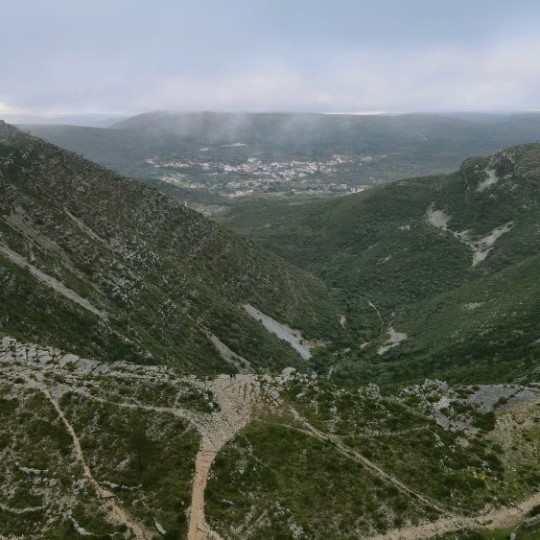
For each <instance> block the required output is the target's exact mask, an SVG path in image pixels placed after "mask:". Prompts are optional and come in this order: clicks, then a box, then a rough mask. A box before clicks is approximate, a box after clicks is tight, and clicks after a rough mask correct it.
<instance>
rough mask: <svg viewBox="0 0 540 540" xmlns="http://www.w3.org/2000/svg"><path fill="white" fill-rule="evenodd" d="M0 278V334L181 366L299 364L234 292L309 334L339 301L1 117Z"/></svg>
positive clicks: (274, 260) (333, 323)
mask: <svg viewBox="0 0 540 540" xmlns="http://www.w3.org/2000/svg"><path fill="white" fill-rule="evenodd" d="M0 283H1V286H0V304H1V306H2V310H1V312H0V332H2V333H7V334H9V335H13V336H16V337H19V338H24V339H26V340H31V341H37V342H41V343H47V344H50V345H54V346H59V347H64V348H68V349H70V350H74V351H75V352H77V353H79V354H84V355H87V356H92V357H95V358H99V359H102V360H114V359H117V358H122V359H127V360H133V361H136V362H144V363H165V364H168V365H172V366H175V367H176V368H178V369H181V370H184V371H185V370H187V371H189V372H192V373H210V372H216V371H218V372H223V371H228V370H232V371H236V370H237V369H240V370H251V371H253V370H258V369H260V368H263V367H266V368H270V369H277V368H282V367H284V366H287V365H291V364H292V365H300V364H301V359H300V357H299V356H298V354H297V353H296V352H295V351H294V349H292V348H291V347H289V346H288V345H287V344H286V343H285V342H284V341H282V340H280V339H278V338H277V337H275V336H274V335H273V334H271V333H269V332H267V331H266V330H264V328H263V327H262V325H261V324H260V323H259V322H258V321H255V320H254V319H253V318H252V317H250V316H249V315H248V314H246V312H245V311H244V310H243V309H242V307H241V306H242V305H243V304H252V305H253V306H255V307H257V308H258V309H260V310H261V311H262V312H263V313H265V314H267V315H268V316H271V317H274V318H275V319H277V320H278V321H280V322H282V323H288V324H289V325H290V326H292V327H293V328H297V329H299V330H302V331H304V333H305V336H306V337H307V338H313V339H322V340H326V339H328V338H329V337H330V336H332V335H334V334H335V333H336V332H337V333H339V332H340V325H339V316H340V310H339V308H338V306H337V304H336V303H335V302H334V300H333V298H332V294H331V293H330V291H329V290H328V289H327V288H326V287H325V285H324V284H323V283H322V282H321V281H319V280H318V279H317V278H314V277H312V276H310V275H307V274H305V273H304V272H302V271H301V270H298V269H297V268H296V267H293V266H291V265H289V264H288V263H286V262H285V261H283V260H282V259H280V258H278V257H276V256H273V255H270V254H267V253H264V252H263V251H262V250H260V249H259V248H257V247H256V246H254V245H253V244H252V243H251V242H249V241H246V240H244V239H242V238H241V237H238V236H236V235H234V234H231V233H229V232H227V231H225V230H222V228H221V227H219V226H218V225H216V224H214V223H212V222H210V221H208V220H207V219H205V218H204V217H202V216H201V215H200V214H198V213H196V212H194V211H192V210H190V209H189V208H187V207H185V206H184V205H180V204H178V203H176V202H174V201H173V200H172V199H170V198H167V197H166V196H164V195H163V194H161V193H159V192H158V191H157V190H153V189H150V188H147V187H145V186H144V185H143V184H142V183H140V182H137V181H133V180H129V179H127V178H123V177H121V176H118V175H117V174H115V173H112V172H110V171H108V170H106V169H103V168H101V167H99V166H97V165H95V164H93V163H91V162H89V161H86V160H85V159H82V158H81V157H79V156H78V155H76V154H73V153H70V152H66V151H65V150H61V149H60V148H58V147H55V146H53V145H51V144H49V143H46V142H44V141H42V140H40V139H36V138H34V137H31V136H29V135H26V134H24V133H22V132H21V131H19V130H17V129H15V128H13V127H11V126H9V125H6V124H3V123H2V124H0ZM224 351H225V352H224ZM218 352H221V354H218ZM231 354H232V357H231ZM235 354H236V355H238V356H234V355H235ZM240 357H244V358H248V359H249V360H247V363H249V366H248V365H247V364H246V363H245V362H244V360H241V359H240ZM231 358H232V360H231Z"/></svg>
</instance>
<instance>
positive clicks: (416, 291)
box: [0, 123, 540, 540]
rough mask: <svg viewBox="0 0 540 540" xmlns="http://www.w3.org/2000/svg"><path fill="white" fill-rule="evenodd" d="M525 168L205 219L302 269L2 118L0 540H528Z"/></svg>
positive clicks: (538, 391)
mask: <svg viewBox="0 0 540 540" xmlns="http://www.w3.org/2000/svg"><path fill="white" fill-rule="evenodd" d="M539 158H540V145H532V146H525V147H517V148H513V149H509V150H506V151H504V152H501V153H500V154H497V155H495V156H492V157H490V158H478V159H472V160H468V161H467V162H465V163H464V164H463V166H462V168H461V169H460V171H459V172H458V173H455V174H453V175H449V176H443V177H433V178H427V179H411V180H405V181H401V182H399V183H396V184H392V185H388V186H385V187H383V188H376V189H373V190H369V191H367V192H365V193H363V194H360V195H358V196H356V195H351V196H350V197H342V198H339V199H334V200H331V201H326V202H324V203H321V202H318V203H312V204H309V205H295V206H290V205H285V206H283V205H282V206H278V205H277V204H275V203H274V204H273V205H270V206H267V207H264V208H262V210H264V212H258V213H255V214H253V205H251V206H249V205H242V206H240V207H238V208H239V209H241V210H242V212H241V213H239V214H238V215H237V217H236V218H234V215H231V216H229V218H228V219H229V220H230V222H231V223H235V224H236V226H237V227H238V228H242V229H243V230H246V229H250V230H252V231H253V232H252V234H253V236H254V237H256V238H258V240H259V241H262V242H263V243H266V244H267V245H268V246H269V247H270V248H272V249H274V250H279V251H281V252H282V253H283V254H284V255H285V256H287V257H288V258H290V259H291V260H293V261H294V262H295V263H296V264H297V265H298V266H304V267H306V268H309V269H310V270H311V271H312V272H314V273H318V274H319V275H320V276H321V279H320V278H317V277H314V275H313V274H310V273H307V272H306V271H305V270H302V269H300V268H298V266H294V265H292V264H291V263H287V262H285V260H284V259H282V258H280V257H279V256H277V255H272V254H270V253H269V252H265V251H263V250H262V249H261V248H260V247H257V245H256V244H255V243H254V242H253V241H252V240H249V239H246V238H242V237H241V236H238V235H237V234H234V233H232V232H228V231H227V230H226V229H224V228H223V227H222V226H220V225H218V224H216V223H213V222H211V221H209V220H208V219H206V218H205V217H203V216H202V215H200V214H198V213H196V212H194V211H193V210H191V209H189V208H188V207H186V206H185V205H183V204H179V203H178V202H176V201H175V200H173V199H171V198H169V197H167V196H165V195H164V194H162V193H160V192H158V191H157V190H155V189H151V188H149V187H146V186H144V185H143V184H142V183H140V182H138V181H135V180H130V179H128V178H125V177H122V176H119V175H118V174H115V173H113V172H111V171H108V170H106V169H103V168H102V167H100V166H98V165H95V164H94V163H91V162H89V161H87V160H85V159H83V158H81V157H80V156H79V155H77V154H73V153H70V152H67V151H65V150H61V149H60V148H58V147H56V146H53V145H51V144H50V143H47V142H45V141H43V140H40V139H37V138H34V137H31V136H29V135H27V134H25V133H23V132H21V131H19V130H17V129H15V128H13V127H11V126H9V125H5V124H3V123H2V124H0V306H1V309H0V493H1V494H2V495H1V497H0V517H1V519H0V537H2V538H4V537H5V538H21V537H28V536H32V537H35V538H46V539H50V540H64V539H70V540H71V539H73V538H83V537H96V538H111V537H115V538H122V539H124V540H132V539H136V540H150V539H156V538H165V539H166V540H180V539H182V538H187V539H188V540H202V538H214V539H216V538H217V539H220V538H223V539H225V538H228V539H238V540H240V539H242V540H243V539H253V540H263V539H275V538H291V539H299V540H308V539H314V540H323V539H326V538H335V539H336V540H342V539H343V540H345V539H350V538H363V539H366V540H391V539H394V538H407V539H411V540H412V539H421V538H424V539H432V540H440V539H441V538H442V539H446V540H450V539H453V540H456V539H459V540H491V539H493V538H494V535H499V537H500V538H505V537H509V536H510V535H511V534H512V537H513V538H515V539H516V540H528V539H530V538H535V537H537V536H538V532H539V520H538V508H539V505H540V495H539V491H538V490H539V488H540V475H539V474H538V470H537V464H538V445H539V441H540V433H539V429H538V424H539V422H540V385H539V384H538V382H537V375H535V369H536V367H537V365H536V357H535V356H534V354H532V355H531V356H530V358H529V359H528V361H527V362H525V363H523V365H522V363H520V362H516V355H517V354H519V351H520V350H522V349H523V350H525V349H524V348H525V346H526V345H528V346H529V349H531V350H533V351H534V347H535V345H534V343H531V339H532V338H533V337H534V336H535V335H536V336H537V333H536V332H537V329H538V319H537V318H536V315H537V313H538V310H537V309H536V305H537V301H536V299H537V298H538V295H537V292H538V291H537V288H538V286H537V279H536V278H537V272H536V269H537V268H538V265H537V263H538V261H537V258H538V255H537V252H538V250H537V242H538V230H539V227H538V215H537V213H538V204H537V191H538V189H537V185H538V177H539V175H540V169H539V163H540V160H539ZM259 204H260V205H261V204H263V203H259ZM264 204H269V203H264ZM257 216H258V217H257ZM269 220H273V221H269ZM298 233H301V234H300V235H299V234H298ZM449 261H452V262H451V264H450V263H449ZM388 263H392V264H393V265H396V267H391V266H389V264H388ZM430 278H431V279H430ZM323 279H324V281H323ZM325 281H326V283H325ZM482 295H484V296H482ZM460 325H461V326H460ZM405 331H406V332H407V333H408V334H409V335H408V339H404V337H405ZM387 333H388V334H389V336H385V334H387ZM277 336H279V337H280V338H281V339H278V337H277ZM499 338H500V339H505V340H506V342H505V346H506V349H505V348H503V347H501V343H500V342H499V343H497V342H496V341H495V340H497V339H499ZM475 339H476V340H477V341H475ZM535 339H536V340H537V337H535ZM445 340H448V341H445ZM452 347H453V348H452ZM460 347H461V349H460ZM489 347H492V350H490V349H489ZM520 347H521V349H520ZM495 349H500V351H501V352H500V357H499V358H497V357H495V356H494V355H493V351H494V350H495ZM511 349H512V350H513V354H514V356H513V357H512V358H510V356H509V352H510V350H511ZM464 351H468V352H465V354H470V355H471V356H473V357H474V362H475V364H474V365H473V366H472V368H471V363H470V362H469V359H468V358H467V357H465V358H462V357H460V355H463V354H464ZM486 351H487V352H486ZM506 353H508V356H505V354H506ZM444 355H446V356H444ZM489 355H491V356H489ZM488 358H489V362H487V359H488ZM445 361H447V362H448V364H452V365H450V366H449V365H445V364H444V362H445ZM482 362H487V363H488V366H487V367H488V368H489V369H490V370H491V371H490V372H488V371H487V369H483V371H482V372H481V371H480V370H479V366H480V367H481V366H482ZM314 367H315V368H317V370H318V371H319V373H318V374H317V373H315V372H314V371H313V368H314ZM295 368H296V369H295ZM503 368H504V369H503ZM437 370H439V372H440V373H441V374H446V375H448V376H449V377H450V378H454V379H455V378H457V375H460V377H462V379H463V380H467V379H474V378H476V379H483V380H491V379H493V380H500V379H501V377H507V378H509V379H512V383H511V384H510V383H506V384H490V385H488V384H481V385H480V384H478V385H470V384H453V385H450V384H448V383H446V382H443V381H438V380H424V379H423V378H424V375H425V374H426V373H436V371H437ZM456 370H458V371H456ZM503 371H504V375H502V373H503ZM525 375H527V376H528V377H529V379H528V380H527V379H526V378H525ZM420 378H422V381H419V379H420ZM516 378H521V384H518V383H516V381H515V380H514V379H516ZM367 379H370V383H371V384H365V385H359V384H357V382H358V381H363V380H367ZM375 380H379V381H381V382H382V383H385V386H386V388H384V389H383V390H384V391H382V389H381V388H379V387H378V386H377V385H375V384H373V383H372V382H373V381H375ZM336 381H337V382H339V383H347V384H336ZM409 381H414V382H415V384H407V383H408V382H409ZM418 381H419V382H418ZM389 382H392V383H394V387H395V386H400V388H399V390H395V391H394V392H389V391H388V390H389V388H388V387H389V385H388V383H389ZM416 382H418V383H416ZM524 383H526V384H524Z"/></svg>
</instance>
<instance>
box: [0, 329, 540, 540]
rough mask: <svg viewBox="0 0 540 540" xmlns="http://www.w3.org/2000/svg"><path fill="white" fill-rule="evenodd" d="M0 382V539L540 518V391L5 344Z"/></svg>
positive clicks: (444, 530)
mask: <svg viewBox="0 0 540 540" xmlns="http://www.w3.org/2000/svg"><path fill="white" fill-rule="evenodd" d="M0 375H1V377H0V379H1V382H0V405H1V406H0V419H1V421H2V422H1V425H2V426H3V429H2V430H1V432H0V458H1V459H0V488H1V491H2V494H3V496H2V499H1V500H0V515H1V517H2V519H1V520H0V536H2V537H5V538H19V537H21V536H23V535H24V536H25V537H31V538H47V539H49V540H52V539H68V538H69V539H70V540H71V539H74V538H83V537H97V538H108V537H110V536H114V537H117V538H124V539H126V540H128V539H133V538H136V539H137V540H145V539H147V540H150V539H153V540H156V539H157V538H166V539H168V540H180V539H183V538H187V539H188V540H203V539H206V538H214V539H218V540H219V539H231V540H232V539H238V540H240V539H242V540H243V539H256V540H262V539H275V538H291V539H293V538H295V539H299V540H308V539H312V540H324V539H326V538H333V539H336V540H341V539H343V540H345V539H350V538H363V539H366V540H367V539H368V538H369V539H370V540H394V539H396V538H401V539H406V540H419V539H428V538H431V539H435V538H445V539H450V538H451V539H454V540H455V539H461V540H467V539H468V540H479V539H482V540H488V539H493V537H494V536H493V534H494V529H497V530H498V531H499V534H500V535H501V536H500V538H507V537H508V535H509V534H510V533H511V532H512V531H513V530H516V533H517V536H516V539H517V540H526V539H529V538H534V536H530V534H532V535H534V530H535V529H534V527H535V526H537V525H538V521H537V520H536V521H535V518H534V514H535V513H537V510H538V504H540V496H539V494H538V488H539V487H540V477H539V475H538V470H537V452H538V443H539V437H540V433H539V429H538V422H539V420H540V401H539V399H540V390H539V389H538V387H537V385H536V386H530V387H523V386H517V385H499V386H481V387H479V386H476V387H470V386H463V385H461V386H456V387H449V386H448V385H446V384H444V383H441V382H436V381H426V382H425V383H424V384H422V385H418V386H411V387H408V388H406V389H404V390H403V391H402V392H401V393H399V394H398V395H394V396H383V395H381V393H380V392H379V390H378V388H377V387H376V386H374V385H370V386H368V387H363V388H358V389H355V390H352V391H350V390H344V389H340V388H336V387H335V386H333V385H332V384H330V383H328V382H327V381H324V380H319V379H317V378H316V377H312V376H308V375H304V374H301V373H298V372H295V371H294V370H291V369H288V370H284V372H283V373H282V374H280V375H275V376H269V375H252V374H245V375H238V377H237V378H236V379H232V380H231V379H230V378H229V376H219V377H217V378H215V379H208V378H206V380H200V379H197V378H196V377H192V376H191V377H181V376H179V375H178V374H177V373H175V372H174V371H172V370H170V369H167V368H164V367H155V366H136V365H134V364H131V363H127V362H115V363H112V364H111V363H108V364H103V363H99V362H96V361H94V360H90V359H83V358H79V357H78V356H76V355H74V354H69V353H68V354H66V353H65V351H61V350H58V349H54V348H52V347H43V346H37V345H32V344H28V343H21V342H18V341H16V340H14V339H11V338H3V339H2V340H0ZM359 486H360V487H361V489H360V488H359ZM528 515H530V516H531V517H530V518H527V516H528ZM524 518H527V519H524ZM30 523H31V525H29V524H30ZM536 530H537V529H536ZM439 535H440V536H439ZM497 538H499V537H497Z"/></svg>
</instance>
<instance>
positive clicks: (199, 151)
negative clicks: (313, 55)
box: [24, 112, 540, 210]
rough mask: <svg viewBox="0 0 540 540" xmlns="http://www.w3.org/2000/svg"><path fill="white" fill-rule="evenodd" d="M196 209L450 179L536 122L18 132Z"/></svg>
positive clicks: (191, 122) (299, 122)
mask: <svg viewBox="0 0 540 540" xmlns="http://www.w3.org/2000/svg"><path fill="white" fill-rule="evenodd" d="M24 129H26V130H29V131H30V132H31V133H32V134H35V135H37V136H40V137H43V138H45V139H47V140H49V141H50V142H52V143H54V144H58V145H59V146H62V147H64V148H67V149H69V150H72V151H75V152H77V153H82V154H84V155H85V156H87V157H88V158H90V159H92V160H93V161H96V162H97V163H100V164H101V165H104V166H106V167H110V168H112V169H114V170H116V171H118V172H121V173H122V174H128V175H132V176H137V177H139V178H142V179H144V180H145V181H149V180H151V181H152V182H153V185H155V186H156V187H159V189H166V190H167V191H168V192H169V193H170V194H173V195H175V196H176V197H177V198H179V199H180V200H186V201H188V203H190V204H192V205H194V206H197V208H199V207H201V206H203V207H205V208H207V207H210V208H212V209H214V210H215V208H216V207H223V206H228V205H231V204H234V203H235V201H236V200H237V199H242V198H246V197H247V198H251V197H264V198H275V197H281V196H284V195H287V196H291V195H294V194H296V195H300V196H302V197H313V196H319V197H320V196H326V197H328V196H336V195H343V194H345V193H350V192H352V191H357V190H361V189H365V188H366V187H369V186H374V185H378V184H381V183H385V182H388V181H393V180H396V179H398V178H404V177H407V176H418V175H428V174H435V173H437V174H438V173H441V172H443V173H444V172H451V171H453V170H455V169H456V168H457V167H458V166H459V164H460V163H461V161H462V160H463V159H465V158H466V157H469V156H471V155H487V154H490V153H492V152H495V151H497V150H499V149H500V148H504V147H506V146H510V145H515V144H520V143H526V142H532V141H536V140H538V139H539V138H540V115H538V114H534V113H530V114H509V115H495V114H493V115H490V114H485V115H474V114H466V113H464V114H462V115H434V114H404V115H394V116H392V115H381V116H362V115H324V114H288V113H287V114H286V113H282V114H277V113H276V114H260V113H259V114H255V113H254V114H225V113H192V114H176V113H165V112H162V113H160V112H156V113H147V114H143V115H139V116H135V117H132V118H129V119H127V120H124V121H122V122H119V123H117V124H116V125H114V126H112V128H110V129H97V128H83V127H74V126H24Z"/></svg>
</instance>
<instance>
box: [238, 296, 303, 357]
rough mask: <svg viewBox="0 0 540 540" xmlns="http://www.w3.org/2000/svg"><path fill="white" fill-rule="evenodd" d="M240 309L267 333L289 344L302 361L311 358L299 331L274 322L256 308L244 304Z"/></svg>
mask: <svg viewBox="0 0 540 540" xmlns="http://www.w3.org/2000/svg"><path fill="white" fill-rule="evenodd" d="M242 307H243V308H244V309H245V311H246V313H247V314H248V315H250V316H251V317H253V318H254V319H257V320H258V321H260V322H261V323H262V325H263V326H264V327H265V328H266V329H267V330H268V331H269V332H272V334H275V335H276V336H277V337H278V338H279V339H282V340H284V341H286V342H287V343H289V345H291V347H293V349H295V350H296V352H298V354H299V355H300V356H301V357H302V358H303V359H304V360H309V359H310V358H311V353H310V352H309V346H307V344H306V343H304V340H303V338H302V332H300V331H299V330H294V329H292V328H290V327H289V326H287V325H286V324H281V323H279V322H277V321H276V320H274V319H272V317H269V316H268V315H265V314H264V313H262V312H261V311H259V310H258V309H257V308H254V307H253V306H250V305H249V304H245V305H244V306H242Z"/></svg>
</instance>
